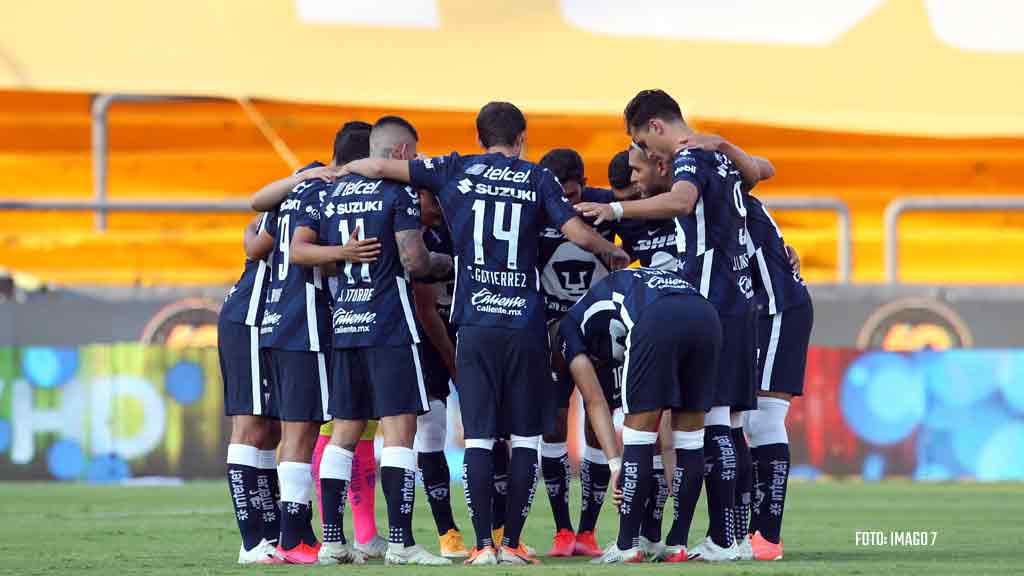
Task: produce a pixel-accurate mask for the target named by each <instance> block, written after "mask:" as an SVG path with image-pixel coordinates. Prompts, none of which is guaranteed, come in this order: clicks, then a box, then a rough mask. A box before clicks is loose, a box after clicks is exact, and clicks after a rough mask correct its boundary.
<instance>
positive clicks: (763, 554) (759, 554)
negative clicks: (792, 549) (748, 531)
mask: <svg viewBox="0 0 1024 576" xmlns="http://www.w3.org/2000/svg"><path fill="white" fill-rule="evenodd" d="M750 545H751V547H752V548H753V549H754V560H782V539H781V538H780V539H779V543H778V544H774V543H772V542H769V541H768V540H767V539H766V538H765V537H764V536H761V532H760V531H758V532H754V536H753V537H752V538H751V539H750Z"/></svg>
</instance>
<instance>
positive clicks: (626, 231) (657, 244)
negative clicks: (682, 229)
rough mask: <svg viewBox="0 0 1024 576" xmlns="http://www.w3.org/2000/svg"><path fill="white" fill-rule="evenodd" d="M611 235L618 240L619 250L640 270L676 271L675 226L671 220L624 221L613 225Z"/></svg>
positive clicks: (677, 261)
mask: <svg viewBox="0 0 1024 576" xmlns="http://www.w3.org/2000/svg"><path fill="white" fill-rule="evenodd" d="M615 234H617V235H618V237H619V238H620V239H622V249H623V250H625V251H626V252H627V253H628V254H629V255H630V257H631V258H633V259H634V260H637V261H639V262H640V266H641V267H643V268H658V269H660V270H676V269H677V268H678V267H679V250H678V248H677V247H676V242H677V241H678V238H679V236H678V235H677V233H676V223H675V222H674V221H672V220H638V219H630V218H627V219H625V220H619V221H618V222H616V223H615Z"/></svg>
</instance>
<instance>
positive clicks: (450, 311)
mask: <svg viewBox="0 0 1024 576" xmlns="http://www.w3.org/2000/svg"><path fill="white" fill-rule="evenodd" d="M460 270H461V268H459V257H458V256H456V257H455V263H454V264H452V271H453V272H454V273H455V283H454V285H453V286H452V303H451V305H450V306H449V307H448V322H449V323H451V322H452V321H453V319H454V318H455V303H456V302H458V298H459V296H458V294H459V271H460Z"/></svg>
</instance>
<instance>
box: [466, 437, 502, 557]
mask: <svg viewBox="0 0 1024 576" xmlns="http://www.w3.org/2000/svg"><path fill="white" fill-rule="evenodd" d="M494 456H496V455H495V454H492V453H491V451H490V450H486V449H484V448H466V452H465V454H464V456H463V460H462V486H463V489H464V490H465V492H466V506H467V507H469V518H470V520H471V521H472V522H473V531H474V532H476V547H477V549H479V550H483V549H484V548H485V547H487V546H493V545H494V538H493V537H492V536H491V522H492V521H491V492H492V490H493V489H494V468H495V466H494Z"/></svg>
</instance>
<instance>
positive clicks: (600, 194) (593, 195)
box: [580, 186, 615, 204]
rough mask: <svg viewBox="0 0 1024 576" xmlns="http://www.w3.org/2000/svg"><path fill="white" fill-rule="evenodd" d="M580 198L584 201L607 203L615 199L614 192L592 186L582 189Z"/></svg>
mask: <svg viewBox="0 0 1024 576" xmlns="http://www.w3.org/2000/svg"><path fill="white" fill-rule="evenodd" d="M580 198H582V199H583V201H584V202H600V203H602V204H607V203H609V202H614V201H615V193H614V192H612V191H611V190H609V189H607V188H592V187H590V186H588V187H586V188H584V189H583V192H582V193H581V194H580Z"/></svg>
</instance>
